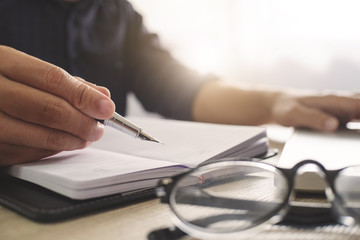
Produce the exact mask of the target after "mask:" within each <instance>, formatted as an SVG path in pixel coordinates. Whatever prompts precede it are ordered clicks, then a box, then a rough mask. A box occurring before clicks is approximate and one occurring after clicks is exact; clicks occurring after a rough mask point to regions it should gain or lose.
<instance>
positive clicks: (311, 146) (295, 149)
mask: <svg viewBox="0 0 360 240" xmlns="http://www.w3.org/2000/svg"><path fill="white" fill-rule="evenodd" d="M359 146H360V131H359V130H358V129H352V130H351V129H343V130H340V131H337V132H334V133H324V132H316V131H310V130H296V131H295V132H294V133H293V135H292V136H291V137H290V139H288V140H287V141H286V144H285V147H284V149H283V151H282V154H281V157H280V160H279V163H278V166H279V167H283V168H291V167H293V166H294V165H295V164H297V163H298V162H300V161H302V160H306V159H312V160H316V161H318V162H320V163H321V164H322V165H323V166H324V167H325V168H326V169H328V170H336V169H340V168H344V167H347V166H353V165H360V154H359ZM302 170H303V171H301V172H302V173H301V174H300V175H299V176H297V178H296V180H297V181H296V182H295V188H296V189H297V190H300V191H323V190H324V189H325V182H324V181H323V180H322V179H321V178H320V176H319V173H318V170H317V168H316V167H315V166H311V165H309V166H306V167H305V169H302Z"/></svg>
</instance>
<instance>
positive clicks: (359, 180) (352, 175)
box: [334, 166, 360, 222]
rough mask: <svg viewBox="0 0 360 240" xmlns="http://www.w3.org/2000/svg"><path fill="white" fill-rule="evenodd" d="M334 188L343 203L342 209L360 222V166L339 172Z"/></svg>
mask: <svg viewBox="0 0 360 240" xmlns="http://www.w3.org/2000/svg"><path fill="white" fill-rule="evenodd" d="M334 186H335V190H336V192H337V194H338V195H339V196H340V198H341V199H342V201H343V202H342V204H343V206H342V207H343V208H344V209H345V210H346V211H347V212H350V214H352V217H354V218H355V219H356V220H357V222H360V166H356V167H349V168H346V169H344V170H342V171H341V172H339V174H338V175H337V177H336V180H335V183H334Z"/></svg>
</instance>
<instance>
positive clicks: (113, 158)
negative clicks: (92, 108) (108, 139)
mask: <svg viewBox="0 0 360 240" xmlns="http://www.w3.org/2000/svg"><path fill="white" fill-rule="evenodd" d="M173 165H174V163H172V162H166V161H158V160H152V159H146V158H142V157H137V156H131V155H126V154H122V153H114V152H109V151H103V150H99V149H92V148H87V149H82V150H75V151H71V152H62V153H59V154H57V155H54V156H52V157H49V158H47V159H45V160H41V161H37V162H33V163H26V164H19V165H15V166H13V167H11V168H10V173H11V174H12V175H13V176H16V177H19V178H22V179H25V180H28V181H32V182H35V183H37V184H39V185H42V186H45V187H48V186H51V187H54V186H56V185H59V186H62V187H65V188H70V189H87V188H95V187H101V186H104V185H105V186H106V185H110V184H118V183H124V182H130V181H136V180H139V179H146V178H154V177H158V176H161V174H160V173H159V172H157V173H151V172H145V171H146V170H148V169H159V170H162V168H166V167H169V166H173ZM178 170H179V169H177V171H178ZM174 171H176V170H174ZM165 172H166V171H165Z"/></svg>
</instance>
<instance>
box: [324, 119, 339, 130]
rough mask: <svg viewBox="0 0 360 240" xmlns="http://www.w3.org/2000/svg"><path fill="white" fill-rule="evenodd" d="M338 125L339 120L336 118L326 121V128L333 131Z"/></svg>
mask: <svg viewBox="0 0 360 240" xmlns="http://www.w3.org/2000/svg"><path fill="white" fill-rule="evenodd" d="M337 127H338V121H337V120H336V119H334V118H329V119H327V120H326V121H325V122H324V130H326V131H333V130H335V129H336V128H337Z"/></svg>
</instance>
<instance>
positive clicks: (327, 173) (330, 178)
mask: <svg viewBox="0 0 360 240" xmlns="http://www.w3.org/2000/svg"><path fill="white" fill-rule="evenodd" d="M261 160H262V159H255V158H225V159H222V160H221V161H218V162H216V163H209V164H205V165H201V166H199V167H197V168H193V169H190V170H188V171H184V172H182V173H180V174H177V175H174V176H172V177H168V178H164V179H161V180H160V181H159V183H158V186H157V187H156V189H155V192H156V195H157V196H158V197H159V198H160V201H161V202H162V203H167V204H169V206H170V208H171V210H172V212H173V213H174V214H175V215H176V217H177V218H178V219H179V221H181V222H186V221H184V220H183V219H182V218H181V217H180V216H178V215H177V214H176V211H175V210H174V208H173V206H172V204H171V203H170V197H171V194H172V191H173V189H174V187H175V186H176V184H177V183H178V182H179V181H180V180H181V179H182V178H183V177H184V176H186V175H191V174H192V173H193V172H195V171H198V169H199V168H200V167H205V166H208V165H214V164H221V165H223V164H226V163H227V162H246V163H248V164H250V165H254V166H256V165H259V167H260V166H269V167H272V168H275V169H276V170H278V171H280V172H281V174H282V175H283V176H284V177H285V179H286V183H287V187H288V189H287V193H286V196H285V197H284V198H283V202H282V203H281V204H279V206H278V207H276V208H274V209H273V210H272V211H271V212H269V213H268V214H266V215H265V216H263V217H262V218H261V219H259V220H258V222H256V224H254V227H251V228H250V229H253V228H254V229H255V228H256V227H257V226H259V225H262V224H263V223H266V222H268V221H270V220H271V219H272V218H273V217H274V216H280V219H279V220H278V221H275V222H274V221H273V222H272V224H276V223H279V222H280V221H282V220H283V219H284V218H285V216H286V214H287V213H288V212H289V208H290V207H291V196H292V195H293V194H294V192H295V188H294V185H295V177H296V174H297V172H298V171H299V169H300V168H302V167H303V166H305V165H309V164H313V165H315V166H317V167H318V168H319V170H320V173H322V174H323V175H324V176H323V179H324V180H325V181H326V184H327V187H326V189H325V194H326V197H327V200H328V201H329V203H331V209H332V210H334V209H338V210H343V212H345V213H347V214H349V216H350V217H351V218H352V219H353V220H355V222H356V223H357V224H360V214H358V213H355V212H354V210H353V209H351V208H345V207H344V204H345V202H344V201H343V199H342V197H341V196H340V195H339V194H338V192H337V190H336V188H335V181H336V178H337V176H338V174H339V173H340V172H341V171H343V170H345V169H347V168H351V167H355V166H357V165H355V166H347V167H343V168H340V169H336V170H327V169H326V168H325V167H324V166H323V165H322V164H321V163H319V162H318V161H316V160H311V159H308V160H303V161H300V162H298V163H297V164H296V165H294V166H293V167H292V168H281V167H278V166H274V165H272V164H269V163H264V162H260V161H261ZM329 190H331V191H329ZM334 207H335V208H334ZM332 217H333V216H332ZM336 222H337V223H340V224H344V225H351V224H347V223H345V222H344V221H343V220H342V219H341V218H340V216H336ZM188 223H191V222H188ZM246 230H247V229H243V230H240V231H237V232H239V233H240V232H242V231H246Z"/></svg>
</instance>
